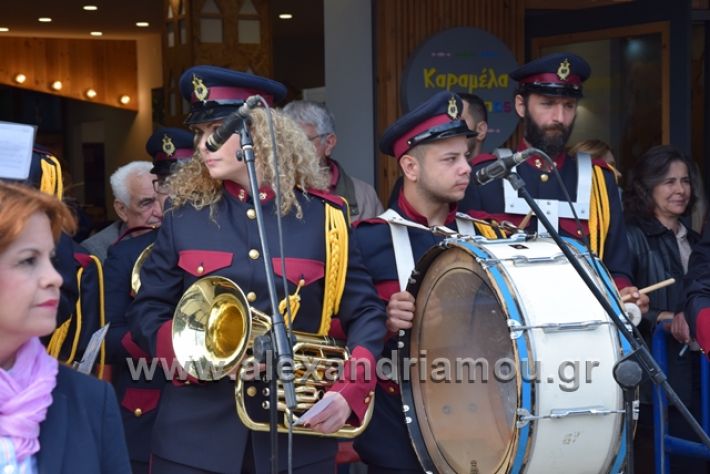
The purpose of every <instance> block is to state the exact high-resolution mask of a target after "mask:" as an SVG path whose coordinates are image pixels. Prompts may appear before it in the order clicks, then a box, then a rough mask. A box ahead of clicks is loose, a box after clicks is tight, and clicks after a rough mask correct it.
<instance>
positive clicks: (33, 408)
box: [0, 337, 59, 462]
mask: <svg viewBox="0 0 710 474" xmlns="http://www.w3.org/2000/svg"><path fill="white" fill-rule="evenodd" d="M58 370H59V368H58V365H57V361H56V360H55V359H53V358H52V357H50V356H49V355H48V354H47V352H46V351H45V349H44V346H42V343H40V342H39V339H38V338H36V337H35V338H32V339H30V340H29V341H27V342H26V343H25V344H24V345H23V346H22V347H20V349H19V350H18V351H17V354H16V356H15V365H13V366H12V368H11V369H10V370H4V369H0V436H7V437H10V438H11V439H12V442H13V444H14V445H15V457H16V458H17V462H22V460H23V459H25V458H26V457H27V456H31V455H33V454H34V453H36V452H37V451H39V424H40V423H41V422H42V421H43V420H44V419H45V417H46V416H47V408H48V407H49V405H51V404H52V390H54V386H55V385H56V384H57V371H58Z"/></svg>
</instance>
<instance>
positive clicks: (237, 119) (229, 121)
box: [205, 95, 261, 153]
mask: <svg viewBox="0 0 710 474" xmlns="http://www.w3.org/2000/svg"><path fill="white" fill-rule="evenodd" d="M260 102H261V96H259V95H252V96H250V97H248V98H247V100H245V101H244V103H243V104H242V105H241V106H239V108H238V109H237V111H236V112H232V113H231V114H229V115H228V116H227V118H225V119H224V122H222V125H220V126H219V128H217V130H215V131H214V133H213V134H212V135H210V136H209V137H207V143H205V146H206V147H207V149H208V150H209V151H211V152H213V153H214V152H215V151H217V150H219V149H220V148H222V145H224V142H226V141H227V140H228V139H229V137H231V136H232V135H233V134H234V133H235V132H236V131H237V127H239V125H240V124H241V123H242V121H243V120H246V119H247V118H248V117H249V114H250V113H251V109H253V108H254V107H256V106H257V105H258V104H259V103H260Z"/></svg>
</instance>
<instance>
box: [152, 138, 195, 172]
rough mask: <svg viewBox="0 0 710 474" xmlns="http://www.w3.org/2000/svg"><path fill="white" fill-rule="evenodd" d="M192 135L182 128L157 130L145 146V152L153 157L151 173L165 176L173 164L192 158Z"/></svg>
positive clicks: (170, 170)
mask: <svg viewBox="0 0 710 474" xmlns="http://www.w3.org/2000/svg"><path fill="white" fill-rule="evenodd" d="M192 149H193V134H192V133H191V132H188V131H187V130H183V129H182V128H159V129H158V130H156V131H155V132H153V134H152V135H151V136H150V138H149V139H148V141H147V142H146V144H145V151H147V152H148V154H149V155H150V156H152V157H153V168H152V169H151V170H150V172H151V173H153V174H157V175H161V176H166V175H169V174H170V173H171V172H172V169H171V167H172V165H173V163H177V162H178V161H180V160H188V159H190V158H192V153H193V151H192Z"/></svg>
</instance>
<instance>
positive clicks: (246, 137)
mask: <svg viewBox="0 0 710 474" xmlns="http://www.w3.org/2000/svg"><path fill="white" fill-rule="evenodd" d="M239 139H240V143H241V151H242V157H243V158H244V162H245V163H246V166H247V173H248V175H249V188H250V193H251V196H252V200H253V201H254V212H255V213H256V224H257V228H258V230H259V242H260V243H261V256H262V257H263V259H264V270H265V274H266V283H267V286H268V289H269V300H270V303H271V321H272V326H271V334H270V335H269V336H265V338H267V339H269V340H264V339H262V340H261V341H259V343H258V344H257V343H256V342H255V344H254V353H255V355H256V354H257V353H260V354H261V355H262V357H263V356H265V357H270V358H271V363H270V364H269V363H267V368H268V367H269V366H270V367H271V373H269V374H268V375H267V376H268V377H269V421H270V430H269V439H270V444H271V459H270V460H271V472H272V473H273V474H278V472H279V453H278V424H279V421H278V415H279V413H278V382H279V381H280V382H281V386H282V387H283V389H284V393H285V396H286V406H287V407H288V408H289V410H293V409H294V408H295V407H296V391H295V389H294V384H293V379H294V374H293V346H292V344H291V342H290V340H289V338H288V336H287V334H286V328H285V324H284V318H283V316H282V315H281V313H279V311H278V307H279V305H278V301H277V298H276V283H275V282H274V276H273V270H272V268H271V252H270V251H269V245H268V241H267V239H266V231H265V229H264V214H263V211H262V208H261V201H260V199H259V184H258V182H257V179H256V166H255V165H254V160H255V157H254V142H253V140H252V138H251V133H249V126H248V124H247V120H242V122H241V125H240V126H239ZM257 345H258V346H259V347H257ZM256 357H257V359H259V358H260V357H259V356H258V355H256ZM260 362H265V360H260Z"/></svg>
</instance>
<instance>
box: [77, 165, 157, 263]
mask: <svg viewBox="0 0 710 474" xmlns="http://www.w3.org/2000/svg"><path fill="white" fill-rule="evenodd" d="M152 168H153V164H152V163H151V162H150V161H132V162H131V163H128V164H127V165H124V166H121V167H120V168H118V169H117V170H116V171H115V172H114V173H113V174H112V175H111V190H112V191H113V196H114V201H113V208H114V210H115V211H116V214H117V215H118V218H119V220H117V221H116V222H114V223H113V224H111V225H109V226H108V227H106V228H105V229H103V230H101V231H100V232H98V233H96V234H94V235H92V236H91V237H89V238H88V239H86V240H84V241H83V242H82V243H81V244H82V245H83V246H84V247H85V248H86V249H87V250H88V251H89V252H91V253H92V254H93V255H96V256H97V257H98V258H99V259H100V260H101V261H102V262H103V261H104V260H105V259H106V254H107V251H108V247H109V246H110V245H111V244H113V243H114V242H116V241H118V240H119V239H120V238H121V237H122V236H123V235H124V234H130V236H131V237H136V236H138V235H141V234H142V233H145V232H147V231H149V230H151V229H155V228H156V227H159V226H160V223H161V222H162V221H163V207H162V204H161V202H160V200H159V199H158V194H157V193H156V191H155V189H154V186H153V181H155V180H157V179H158V177H157V176H156V175H154V174H152V173H151V169H152Z"/></svg>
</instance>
